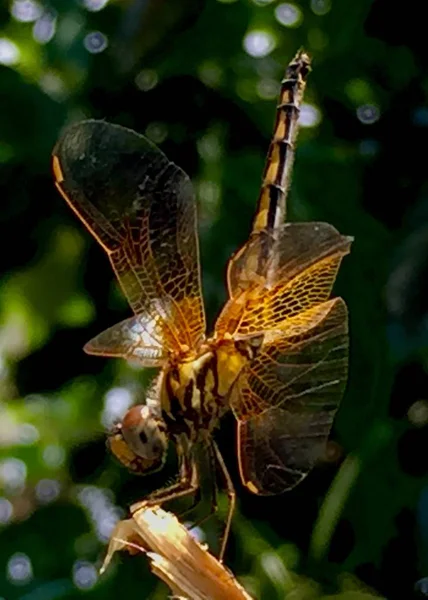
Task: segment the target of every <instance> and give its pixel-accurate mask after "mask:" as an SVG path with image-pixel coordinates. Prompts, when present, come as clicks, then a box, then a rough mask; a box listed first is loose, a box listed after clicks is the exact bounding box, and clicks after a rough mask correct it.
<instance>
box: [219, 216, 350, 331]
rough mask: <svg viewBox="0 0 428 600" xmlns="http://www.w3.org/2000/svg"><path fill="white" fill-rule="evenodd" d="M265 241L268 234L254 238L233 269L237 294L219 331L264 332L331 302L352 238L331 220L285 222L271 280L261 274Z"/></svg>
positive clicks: (233, 293) (231, 286)
mask: <svg viewBox="0 0 428 600" xmlns="http://www.w3.org/2000/svg"><path fill="white" fill-rule="evenodd" d="M262 242H263V236H262V235H259V236H257V237H255V238H253V239H251V240H250V242H249V243H248V244H246V245H245V246H244V247H243V249H242V250H241V251H240V252H239V253H238V256H237V258H236V259H235V264H234V265H233V266H232V267H231V269H230V270H229V276H230V278H229V290H230V292H231V298H230V300H229V301H228V302H227V303H226V305H225V307H224V309H223V311H222V312H221V314H220V316H219V318H218V320H217V323H216V326H215V331H216V335H217V336H218V337H223V336H224V335H225V334H228V335H231V336H233V337H236V338H241V337H247V336H253V335H258V334H260V333H264V332H266V331H269V330H270V329H276V328H278V327H282V326H283V322H284V321H285V320H287V319H290V318H294V317H295V316H297V315H299V314H300V313H301V314H302V318H303V315H304V313H305V311H307V310H308V309H310V308H311V307H313V306H316V305H317V304H321V303H322V302H325V301H326V300H327V299H328V298H329V296H330V293H331V289H332V286H333V283H334V280H335V278H336V274H337V270H338V268H339V266H340V262H341V260H342V258H343V256H345V255H346V254H347V253H348V252H349V250H350V245H351V242H352V239H351V238H349V237H345V236H342V235H340V234H339V233H338V232H337V231H336V229H335V228H334V227H332V226H331V225H328V224H327V223H290V224H287V225H284V226H283V227H282V228H281V229H280V230H279V232H278V239H277V241H276V243H275V247H274V249H275V252H272V255H271V256H270V258H269V262H268V267H269V263H272V264H273V265H274V267H275V268H274V269H269V273H270V277H269V281H267V280H266V278H265V277H263V276H260V275H258V274H257V264H258V259H259V256H260V253H261V251H262ZM308 314H310V313H308Z"/></svg>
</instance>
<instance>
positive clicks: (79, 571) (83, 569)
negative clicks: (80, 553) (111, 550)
mask: <svg viewBox="0 0 428 600" xmlns="http://www.w3.org/2000/svg"><path fill="white" fill-rule="evenodd" d="M97 581H98V571H97V569H96V568H95V567H94V565H93V564H91V563H89V562H87V561H84V560H78V561H76V562H75V563H74V565H73V583H74V585H75V586H76V587H77V588H79V590H90V589H91V588H93V587H94V585H95V584H96V583H97Z"/></svg>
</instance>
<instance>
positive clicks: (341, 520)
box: [0, 0, 428, 600]
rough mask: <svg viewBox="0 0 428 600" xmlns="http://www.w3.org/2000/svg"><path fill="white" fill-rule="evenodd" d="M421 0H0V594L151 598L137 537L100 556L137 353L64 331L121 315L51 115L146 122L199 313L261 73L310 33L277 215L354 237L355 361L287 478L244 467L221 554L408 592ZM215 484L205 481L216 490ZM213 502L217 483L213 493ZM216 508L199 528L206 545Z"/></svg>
mask: <svg viewBox="0 0 428 600" xmlns="http://www.w3.org/2000/svg"><path fill="white" fill-rule="evenodd" d="M420 12H421V11H420V4H418V3H416V2H415V1H410V2H408V3H407V4H406V6H404V5H396V6H393V5H392V3H390V2H387V0H375V1H374V2H370V1H369V0H359V1H358V2H340V1H339V0H310V1H309V0H300V1H299V2H297V1H296V2H295V3H281V2H274V1H272V0H236V1H234V0H223V1H216V0H110V1H108V0H68V1H67V2H63V1H62V0H51V1H50V2H49V3H48V2H45V0H38V1H36V0H14V1H13V2H3V3H1V5H0V107H1V110H0V161H1V170H0V183H1V195H2V204H1V210H0V247H1V252H0V269H1V286H0V598H1V599H2V600H3V599H6V598H7V600H14V599H18V598H19V599H21V600H24V599H25V600H39V599H40V600H56V599H72V598H78V597H80V596H82V595H85V596H86V597H88V598H91V599H92V598H93V599H96V598H115V597H117V596H119V595H120V596H122V597H134V596H136V595H137V596H138V597H139V598H149V597H150V598H152V599H161V598H165V597H166V596H167V591H166V589H165V588H164V586H163V585H161V584H160V583H158V582H157V581H156V580H155V578H154V577H152V576H151V575H150V574H149V573H148V570H147V567H146V564H145V561H144V558H141V557H139V558H129V557H125V556H124V557H123V560H122V561H117V562H116V565H115V566H114V567H112V568H110V569H109V570H108V572H107V573H106V575H105V576H103V577H102V578H101V579H98V578H97V571H96V569H97V568H98V566H99V565H100V561H101V560H102V556H103V553H104V551H105V542H106V540H107V538H108V535H109V532H110V531H111V528H112V526H113V524H114V523H115V521H116V520H117V519H118V518H120V517H121V516H122V515H123V514H124V511H125V509H126V507H127V506H128V505H129V503H130V502H131V501H134V500H136V499H140V498H141V497H143V495H144V494H146V493H147V492H148V491H149V490H151V489H155V488H156V487H157V486H160V485H162V484H164V483H165V481H166V480H167V479H168V478H170V477H172V476H173V474H174V458H173V457H171V460H170V462H169V464H168V465H167V467H166V472H164V473H159V474H155V475H153V476H150V477H148V478H146V479H139V478H135V477H132V476H131V475H129V474H127V473H125V472H124V470H123V469H122V468H121V467H120V466H118V465H116V464H115V463H114V461H113V460H112V459H111V457H110V456H109V455H108V453H107V452H106V449H105V446H104V434H103V430H104V429H105V427H106V426H108V425H109V422H110V420H111V418H112V417H114V416H115V415H114V412H115V411H119V410H121V411H122V412H123V410H124V409H125V408H126V406H128V405H129V403H130V402H135V401H136V400H137V399H138V398H139V397H141V396H143V395H144V390H145V389H146V386H147V384H148V381H149V378H150V374H148V373H146V372H142V371H140V370H138V369H137V368H136V367H135V366H133V365H128V364H126V363H125V362H124V361H115V360H103V359H98V358H94V357H89V356H86V355H84V354H83V352H82V350H81V348H82V346H83V344H84V343H85V342H86V341H87V340H88V339H90V338H91V337H92V336H93V335H94V334H96V333H98V332H99V331H101V330H102V329H104V328H106V327H107V326H109V325H112V324H113V323H115V322H117V321H119V320H120V319H122V318H125V317H126V316H127V315H129V309H128V308H127V306H126V303H125V301H124V299H123V298H122V297H121V295H120V293H119V292H118V289H117V287H116V284H115V283H114V281H113V277H112V273H111V271H110V267H109V264H108V261H107V260H106V258H105V256H104V255H103V253H102V251H101V250H100V248H99V247H97V246H96V244H95V243H94V242H93V241H92V240H91V239H90V236H89V235H88V234H87V233H86V232H85V231H84V230H83V228H82V227H81V226H80V224H79V223H77V222H76V219H75V218H74V217H73V215H72V214H71V212H70V211H69V210H68V209H67V207H66V206H65V205H64V203H63V201H62V200H61V198H60V197H59V195H58V193H57V192H56V191H55V189H54V187H53V183H52V177H51V174H50V153H51V150H52V147H53V145H54V143H55V141H56V139H57V137H58V135H59V132H60V130H61V128H62V127H63V126H64V125H65V124H67V123H69V122H71V121H75V120H78V119H82V118H85V117H95V118H105V119H107V120H109V121H113V122H117V123H121V124H123V125H126V126H130V127H132V128H134V129H136V130H137V131H140V132H143V133H145V134H146V135H148V136H149V137H150V138H151V139H153V141H155V142H156V143H157V144H159V145H160V146H161V148H162V149H163V150H164V151H165V152H166V154H167V155H168V156H169V157H170V158H171V159H172V160H173V161H175V162H177V163H178V164H179V165H180V166H181V167H183V168H184V169H185V170H186V171H187V172H188V173H189V174H190V176H191V177H192V179H193V181H194V184H195V186H196V189H197V192H198V202H199V217H200V239H201V246H202V263H203V284H204V294H205V299H206V307H207V312H208V317H209V320H210V322H212V321H213V319H214V317H215V314H216V312H217V311H218V310H219V308H220V306H221V303H222V302H223V301H224V299H225V290H224V285H223V283H224V267H225V264H226V261H227V258H228V257H229V255H230V254H231V252H232V251H233V250H235V249H236V248H237V247H238V245H239V244H240V243H242V242H243V241H244V240H245V238H246V236H247V234H248V231H249V225H250V221H251V215H252V212H253V210H254V205H255V200H256V198H257V193H258V188H259V185H260V177H261V173H262V169H263V161H264V156H265V153H266V150H267V146H268V143H269V137H270V135H271V129H272V123H273V118H274V110H275V98H276V94H277V91H278V83H279V81H280V79H281V76H282V73H283V69H284V66H285V65H286V64H287V62H288V61H289V60H290V58H291V57H292V56H293V55H294V53H295V51H296V50H297V48H299V47H300V46H304V47H305V48H306V49H307V50H308V51H309V52H310V53H311V54H312V55H313V67H314V68H313V73H312V74H311V76H310V80H309V85H308V90H307V94H306V99H305V101H306V103H307V107H306V114H307V125H311V126H307V127H305V128H303V129H302V131H301V135H300V137H299V147H298V152H297V162H296V166H295V174H294V179H293V186H292V190H291V194H290V199H289V206H290V210H289V213H290V214H289V218H290V219H291V220H325V221H328V222H330V223H332V224H333V225H335V226H336V227H337V228H338V229H339V230H340V231H341V232H342V233H344V234H349V235H353V236H355V243H354V245H353V248H352V254H351V256H350V257H348V258H346V260H345V261H344V263H343V266H342V269H341V273H340V276H339V280H338V283H337V287H336V292H337V293H338V294H340V295H341V296H343V297H344V298H345V299H346V301H347V303H348V305H349V308H350V328H351V364H350V379H349V385H348V390H347V394H346V396H345V398H344V400H343V403H342V407H341V410H340V411H339V414H338V417H337V419H336V423H335V428H334V432H333V435H332V441H331V443H330V446H329V449H328V450H329V452H328V460H326V462H325V464H323V465H322V466H320V467H319V468H318V469H316V470H315V472H314V473H312V474H311V475H310V476H309V477H308V478H307V480H305V481H304V482H303V483H302V484H301V485H300V486H299V487H298V488H297V489H296V490H293V491H292V492H291V493H289V494H286V495H283V496H281V497H277V498H257V497H254V496H251V494H249V493H247V492H246V491H244V490H243V489H242V486H241V485H240V483H239V478H238V475H237V469H236V458H235V442H234V431H233V419H225V423H224V425H223V427H222V429H221V431H220V432H219V435H218V438H219V443H220V446H221V448H222V450H223V452H224V455H225V457H226V461H227V464H228V465H229V467H230V469H231V472H232V476H233V478H234V481H235V484H236V487H237V489H238V495H239V511H238V515H237V516H236V518H235V520H234V522H233V528H232V538H231V542H230V545H229V548H228V555H227V563H228V564H229V566H230V567H231V568H232V569H233V571H234V572H235V573H236V574H237V575H238V577H239V578H240V579H241V580H242V581H243V582H244V583H245V584H246V585H247V587H248V589H249V591H250V592H253V593H254V594H255V595H257V597H259V598H269V599H273V600H274V599H275V598H278V599H282V598H285V597H287V598H290V599H291V598H292V599H302V600H303V599H304V600H306V599H308V600H310V599H312V598H314V599H315V598H329V599H330V598H331V599H333V598H334V599H336V600H339V599H341V600H351V599H352V600H354V599H355V600H357V599H358V600H360V599H361V600H362V599H364V598H372V597H374V596H376V595H380V596H382V597H387V598H391V599H393V598H397V599H400V600H402V599H403V598H406V599H407V598H412V597H424V596H426V595H428V579H426V577H427V575H428V572H427V570H428V558H427V557H428V485H427V484H428V479H427V473H428V396H427V385H428V377H427V359H428V319H427V309H428V300H427V298H428V295H427V288H428V283H427V282H428V277H427V275H428V196H427V193H428V178H427V175H426V173H427V171H426V166H425V163H426V157H425V153H424V152H423V151H421V149H423V148H424V147H425V145H426V139H427V134H428V104H427V100H426V96H427V92H428V78H427V75H426V73H427V67H428V64H427V63H428V55H427V53H426V49H425V37H426V32H425V20H424V18H423V17H422V14H420ZM223 501H224V499H223ZM222 508H223V511H221V512H223V513H224V502H223V504H222ZM219 531H221V519H217V520H214V519H213V520H211V522H208V524H207V526H206V529H205V533H206V536H207V538H208V540H209V541H210V542H211V543H212V544H213V546H214V548H215V540H216V538H217V534H218V532H219Z"/></svg>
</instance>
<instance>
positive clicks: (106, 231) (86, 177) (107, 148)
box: [53, 121, 205, 362]
mask: <svg viewBox="0 0 428 600" xmlns="http://www.w3.org/2000/svg"><path fill="white" fill-rule="evenodd" d="M53 169H54V174H55V178H56V185H57V187H58V189H59V190H60V192H61V193H62V195H63V196H64V198H65V200H66V201H67V202H68V204H69V205H70V206H71V208H72V209H73V210H74V212H75V213H76V214H77V215H78V216H79V217H80V219H81V220H82V221H83V223H84V224H85V225H86V227H87V228H88V229H89V231H90V232H91V233H92V235H93V236H94V237H95V238H96V239H97V241H98V242H99V243H100V244H101V246H102V247H103V248H104V250H105V251H106V252H107V254H108V256H109V258H110V261H111V264H112V266H113V269H114V272H115V274H116V276H117V278H118V280H119V283H120V285H121V287H122V289H123V291H124V293H125V295H126V297H127V299H128V301H129V303H130V305H131V307H132V309H133V311H134V313H135V314H136V315H137V316H138V317H139V318H135V319H133V320H131V321H130V322H129V324H130V326H131V330H133V331H131V332H127V328H126V322H124V323H122V324H119V325H118V326H116V327H113V328H111V329H110V330H108V331H107V332H104V333H103V334H101V336H98V337H97V338H95V340H94V341H93V342H90V343H89V344H88V345H87V346H86V350H87V351H88V352H90V353H96V354H105V355H111V356H117V355H121V356H128V354H129V353H130V354H131V355H132V353H133V350H132V348H134V347H135V341H136V337H139V339H140V341H141V340H142V341H143V343H145V344H147V345H148V347H149V348H148V356H147V361H148V362H150V360H152V361H155V362H156V360H158V361H161V360H162V357H163V355H164V354H165V353H167V352H168V351H179V350H180V349H182V348H183V346H188V347H189V348H192V347H194V346H195V345H196V344H197V343H198V341H199V340H200V339H201V337H202V336H203V335H204V331H205V317H204V311H203V304H202V298H201V288H200V273H199V250H198V239H197V223H196V209H195V201H194V195H193V190H192V186H191V183H190V180H189V178H188V177H187V175H186V174H185V173H184V172H183V171H182V170H181V169H180V168H179V167H177V166H176V165H175V164H174V163H172V162H170V161H169V160H168V159H167V158H166V156H165V155H164V154H163V153H162V152H161V151H160V150H159V149H158V148H156V146H154V145H153V144H152V143H151V142H149V141H148V140H147V139H146V138H144V137H143V136H142V135H139V134H137V133H135V132H134V131H131V130H129V129H125V128H123V127H120V126H118V125H112V124H109V123H105V122H103V121H84V122H81V123H77V124H75V125H72V126H71V127H69V128H68V129H67V130H66V131H65V133H64V134H63V136H62V137H61V139H60V140H59V142H58V143H57V145H56V147H55V149H54V152H53ZM143 354H144V352H143ZM150 357H151V358H150ZM140 358H141V359H142V360H144V356H143V357H140Z"/></svg>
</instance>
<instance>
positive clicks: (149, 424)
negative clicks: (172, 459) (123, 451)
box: [121, 405, 168, 462]
mask: <svg viewBox="0 0 428 600" xmlns="http://www.w3.org/2000/svg"><path fill="white" fill-rule="evenodd" d="M121 431H122V435H123V438H124V440H125V442H126V443H127V444H128V446H129V447H130V448H131V450H132V451H133V452H134V453H135V454H136V455H137V456H140V457H141V458H144V459H146V460H149V461H154V462H159V461H163V460H164V455H165V453H166V449H167V445H168V438H167V435H166V431H165V424H164V423H163V421H162V420H161V419H160V418H159V417H158V416H157V415H155V414H153V411H151V410H150V408H149V407H148V406H146V405H138V406H133V407H132V408H131V409H129V410H128V412H127V413H126V414H125V416H124V418H123V421H122V427H121Z"/></svg>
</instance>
